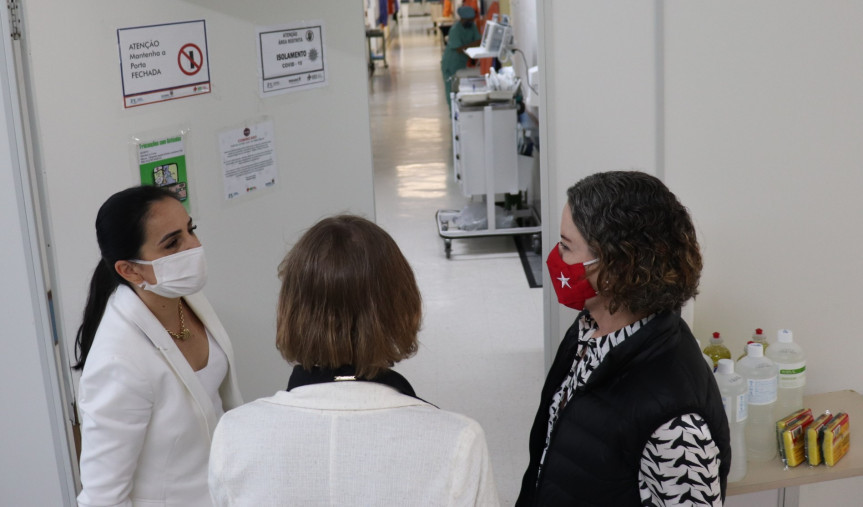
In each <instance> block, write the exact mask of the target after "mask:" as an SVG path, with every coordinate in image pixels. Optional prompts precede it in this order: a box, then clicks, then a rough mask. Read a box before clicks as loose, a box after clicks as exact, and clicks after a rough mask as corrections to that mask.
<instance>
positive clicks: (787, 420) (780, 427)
mask: <svg viewBox="0 0 863 507" xmlns="http://www.w3.org/2000/svg"><path fill="white" fill-rule="evenodd" d="M806 415H808V416H809V417H812V409H811V408H801V409H800V410H798V411H796V412H794V413H793V414H789V415H787V416H785V417H783V418H782V419H779V420H778V421H776V445H777V446H778V447H779V457H780V458H782V460H783V461H784V460H785V443H784V440H783V437H782V432H783V431H785V428H787V427H788V426H789V425H790V424H792V423H793V422H794V421H795V420H797V419H798V418H800V417H805V416H806Z"/></svg>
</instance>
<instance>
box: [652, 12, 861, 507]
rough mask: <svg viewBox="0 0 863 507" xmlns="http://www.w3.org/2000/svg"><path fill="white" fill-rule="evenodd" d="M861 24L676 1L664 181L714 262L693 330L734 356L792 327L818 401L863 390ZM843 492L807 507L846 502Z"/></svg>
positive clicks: (806, 500) (808, 493)
mask: <svg viewBox="0 0 863 507" xmlns="http://www.w3.org/2000/svg"><path fill="white" fill-rule="evenodd" d="M861 23H863V5H861V4H859V3H856V2H838V1H830V2H818V3H813V2H801V1H794V2H783V1H778V0H773V1H767V0H762V1H760V2H754V3H753V2H742V1H732V2H723V3H721V4H716V3H697V4H694V3H691V2H674V3H670V4H667V5H666V21H665V28H666V31H665V34H666V50H667V52H666V65H667V77H666V105H667V109H666V111H667V113H666V138H667V159H666V163H667V165H666V175H667V181H668V182H669V184H670V185H672V186H673V188H674V189H675V190H676V191H677V192H678V195H680V197H681V199H683V202H685V203H687V205H688V206H689V207H690V209H691V211H692V214H693V216H694V218H695V220H696V223H697V224H696V225H697V227H698V231H699V234H700V238H701V242H702V246H703V249H704V258H705V268H704V274H703V280H702V285H701V295H700V296H699V298H698V303H697V317H696V322H695V332H696V333H697V335H698V336H699V337H700V338H701V339H702V340H706V337H707V336H709V334H710V333H711V332H712V331H720V332H722V333H723V335H725V336H727V337H728V339H729V341H730V342H731V347H732V350H733V351H734V353H735V357H736V355H737V354H739V353H740V351H741V350H742V346H743V343H744V340H745V339H746V337H748V336H749V335H750V334H751V333H752V330H753V329H754V328H755V327H762V328H764V329H765V330H766V332H767V333H768V337H769V338H770V339H771V340H775V333H776V331H777V329H779V328H783V327H787V328H790V329H792V330H793V331H794V334H795V340H796V341H798V342H799V343H800V344H801V345H802V346H803V348H804V350H805V351H806V353H807V356H808V357H807V359H808V364H807V368H808V370H809V371H808V376H807V388H806V391H807V393H821V392H827V391H834V390H839V389H854V390H856V391H858V392H863V376H861V374H860V371H861V370H860V367H859V361H858V357H859V356H860V354H861V352H863V344H861V342H860V340H859V339H858V337H857V335H858V332H857V328H858V327H859V326H858V325H857V322H856V321H857V311H859V307H860V303H861V298H860V287H861V286H863V268H861V254H860V252H861V250H863V235H861V232H860V231H861V229H860V219H861V217H863V200H861V199H860V190H861V189H863V170H861V166H863V150H861V149H860V139H861V138H863V66H861V63H860V62H861V55H863V32H861V31H860V26H861ZM837 408H839V407H837ZM842 482H843V483H844V484H845V486H844V488H845V489H846V490H848V489H849V488H850V489H853V490H854V491H856V495H858V496H859V494H860V493H861V492H863V479H851V480H847V481H842ZM836 487H837V485H836V484H833V483H829V484H821V485H813V486H806V487H802V488H801V490H800V504H801V505H804V506H805V505H818V504H824V503H829V502H830V501H831V500H833V501H834V502H835V503H839V504H842V503H845V502H847V498H848V497H845V496H840V495H838V494H837V493H838V491H837V490H835V488H836ZM840 491H841V490H840Z"/></svg>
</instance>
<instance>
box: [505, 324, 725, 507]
mask: <svg viewBox="0 0 863 507" xmlns="http://www.w3.org/2000/svg"><path fill="white" fill-rule="evenodd" d="M577 322H578V319H576V324H573V326H572V327H570V328H569V330H568V331H567V333H566V336H565V337H564V340H563V342H562V343H561V345H560V348H559V349H558V353H557V357H555V360H554V363H553V365H552V368H551V370H550V371H549V374H548V377H547V378H546V382H545V386H544V387H543V390H542V401H541V403H540V407H539V410H538V411H537V415H536V419H535V420H534V424H533V428H532V429H531V434H530V464H529V465H528V469H527V471H526V472H525V474H524V479H523V480H522V487H521V493H520V494H519V498H518V501H517V502H516V505H517V506H527V505H550V506H558V505H607V506H615V507H617V506H626V505H637V506H640V505H641V500H640V495H639V491H638V472H639V468H640V464H641V454H642V452H643V450H644V446H645V444H646V443H647V440H648V439H649V438H650V435H651V434H653V432H654V431H656V429H657V428H659V427H660V426H661V425H663V424H665V423H666V422H668V421H669V420H670V419H672V418H673V417H676V416H680V415H684V414H688V413H696V414H699V415H701V416H702V417H703V418H704V420H705V421H706V422H707V424H708V427H709V428H710V434H711V436H712V437H713V441H714V442H715V443H716V445H717V446H718V447H719V451H720V453H719V459H720V467H719V476H720V483H721V491H722V499H723V501H724V499H725V488H726V477H727V476H728V469H729V467H730V465H731V448H730V444H729V433H728V420H727V419H726V415H725V410H724V409H723V407H722V399H721V397H720V394H719V388H718V387H717V385H716V381H715V380H714V377H713V372H711V371H710V368H709V367H708V366H707V364H706V363H705V362H704V358H703V356H702V355H701V351H700V350H699V348H698V342H696V340H695V338H693V336H692V332H691V331H690V330H689V327H688V326H687V325H686V323H685V322H683V320H682V319H680V317H679V315H677V314H676V313H671V312H663V313H660V314H658V315H657V316H656V317H654V318H653V320H651V321H650V322H648V323H647V325H645V326H644V327H642V328H641V329H640V330H638V331H637V332H636V333H635V334H633V335H632V336H630V337H628V338H627V339H626V340H624V342H623V343H621V344H620V345H618V346H616V347H614V348H613V349H612V350H611V351H609V353H608V355H607V356H606V357H605V358H604V359H603V361H602V363H601V364H600V365H599V366H598V367H597V369H596V370H595V371H594V372H593V373H592V374H591V376H590V378H589V379H588V381H587V383H586V384H585V385H584V386H582V387H581V388H579V389H577V390H576V391H575V393H574V394H573V395H572V398H570V400H569V402H568V403H567V404H566V406H565V407H564V409H563V411H562V412H561V414H560V415H559V418H558V421H557V423H556V426H555V428H554V431H553V433H552V436H551V443H550V445H549V449H548V452H547V455H546V458H545V463H544V464H543V467H542V474H541V478H540V481H539V484H538V485H537V484H536V482H537V473H538V468H539V460H540V457H541V456H542V451H543V448H544V447H545V438H546V431H547V428H548V407H549V405H550V403H551V399H552V396H553V395H554V393H555V391H556V390H557V389H558V387H560V384H561V382H563V379H564V377H565V376H566V374H567V373H568V372H569V370H570V368H571V367H572V363H573V360H574V359H575V354H576V350H577V336H578V325H577Z"/></svg>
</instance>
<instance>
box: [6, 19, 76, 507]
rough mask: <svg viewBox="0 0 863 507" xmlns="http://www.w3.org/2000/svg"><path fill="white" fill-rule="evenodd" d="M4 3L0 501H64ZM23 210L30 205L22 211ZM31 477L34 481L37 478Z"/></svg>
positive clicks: (58, 409)
mask: <svg viewBox="0 0 863 507" xmlns="http://www.w3.org/2000/svg"><path fill="white" fill-rule="evenodd" d="M6 14H7V11H6V10H5V9H4V10H2V13H0V22H2V29H0V33H2V37H0V237H2V238H3V239H2V241H0V259H3V262H2V263H0V280H3V287H4V290H3V291H0V322H2V323H3V325H2V331H0V341H2V343H3V353H2V354H0V375H2V377H0V407H2V411H3V416H2V417H0V470H3V473H2V474H0V499H2V500H0V503H3V505H64V504H68V505H71V501H72V499H73V498H74V494H75V491H74V483H73V480H72V472H71V458H70V456H69V453H68V452H66V451H65V450H64V449H66V448H67V445H68V444H67V441H66V439H65V431H64V427H63V415H62V406H61V403H62V402H61V396H60V389H59V384H58V383H57V378H56V377H57V375H56V370H54V369H53V368H54V363H53V354H52V346H51V341H52V340H51V336H50V332H49V330H48V328H47V325H46V324H47V312H46V310H47V308H46V305H45V302H44V298H42V299H40V298H41V297H42V296H41V295H40V293H39V291H38V289H37V287H39V286H40V285H41V278H40V276H39V269H40V265H39V261H38V253H36V252H38V249H37V248H33V247H34V243H33V242H32V239H33V234H34V231H35V229H34V225H35V224H34V222H33V213H32V211H33V209H32V207H30V206H28V204H29V203H28V199H27V193H26V191H25V189H26V187H27V170H26V164H25V161H24V159H25V157H24V155H23V150H22V147H23V144H21V138H20V136H19V135H18V134H17V132H18V131H19V130H18V129H19V128H20V124H19V123H18V121H19V116H18V115H17V114H16V112H17V90H16V86H15V80H14V72H13V70H12V69H13V66H12V52H11V48H10V45H9V43H10V40H11V39H10V38H9V37H8V32H7V30H6V28H7V27H8V26H9V25H8V18H7V16H6ZM28 212H29V213H28ZM36 485H38V486H36Z"/></svg>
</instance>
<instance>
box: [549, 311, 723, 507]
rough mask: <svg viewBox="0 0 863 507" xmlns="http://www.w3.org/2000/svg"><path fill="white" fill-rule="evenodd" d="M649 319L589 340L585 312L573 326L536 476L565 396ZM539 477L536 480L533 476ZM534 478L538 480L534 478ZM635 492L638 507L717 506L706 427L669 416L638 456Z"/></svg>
mask: <svg viewBox="0 0 863 507" xmlns="http://www.w3.org/2000/svg"><path fill="white" fill-rule="evenodd" d="M654 316H655V315H650V316H648V317H645V318H643V319H641V320H639V321H638V322H635V323H633V324H631V325H629V326H626V327H624V328H623V329H620V330H618V331H615V332H613V333H610V334H607V335H605V336H601V337H599V338H596V339H594V338H593V335H594V333H595V332H596V330H597V325H596V322H595V321H594V320H593V319H592V318H591V317H590V315H589V314H588V313H587V312H585V313H584V314H583V315H582V318H581V319H580V320H579V322H578V326H579V327H578V350H577V353H576V355H575V361H573V364H572V368H571V369H570V371H569V374H568V375H567V376H566V378H565V379H564V380H563V382H562V383H561V385H560V388H559V389H558V390H557V392H556V393H555V394H554V396H553V398H552V402H551V406H550V407H549V409H548V410H549V420H548V431H547V433H546V437H545V449H543V451H542V457H541V458H540V469H539V475H541V474H542V464H543V463H544V462H545V455H546V452H547V451H548V444H549V442H550V441H551V433H552V430H553V428H554V425H555V424H556V423H557V418H558V414H559V413H560V411H561V410H563V407H565V406H566V402H567V401H568V400H569V397H570V394H571V393H572V392H573V391H574V390H575V389H576V388H577V387H580V386H582V385H584V384H585V383H586V382H587V379H588V378H590V374H591V373H593V371H594V370H596V368H597V366H599V364H600V363H601V362H602V360H603V359H604V358H605V356H606V355H607V354H608V352H609V351H610V350H611V349H613V348H614V347H616V346H618V345H619V344H620V343H622V342H623V341H624V340H626V338H628V337H629V336H632V335H633V334H634V333H635V332H636V331H638V330H639V329H641V327H642V326H644V325H645V324H647V323H648V322H650V321H651V320H652V319H653V317H654ZM539 475H538V476H537V477H539ZM537 480H538V479H537ZM638 489H639V491H640V493H641V504H642V505H644V506H664V505H681V504H686V505H701V506H703V505H709V506H718V507H721V506H722V498H721V495H720V486H719V447H718V446H717V445H716V443H714V442H713V438H712V437H711V436H710V430H709V429H708V427H707V423H706V422H705V421H704V419H702V417H701V416H700V415H698V414H685V415H682V416H679V417H674V418H672V419H671V420H670V421H668V422H666V423H665V424H663V425H662V426H660V427H659V428H658V429H657V430H656V431H655V432H653V434H652V435H651V436H650V439H648V441H647V444H646V445H645V446H644V451H643V452H642V454H641V468H640V470H639V473H638Z"/></svg>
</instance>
